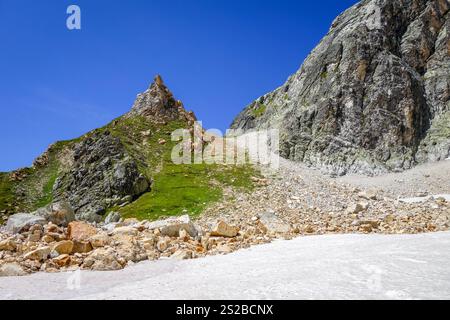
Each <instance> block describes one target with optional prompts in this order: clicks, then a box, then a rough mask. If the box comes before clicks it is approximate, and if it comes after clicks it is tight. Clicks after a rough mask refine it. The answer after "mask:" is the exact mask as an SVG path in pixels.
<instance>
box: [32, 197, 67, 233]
mask: <svg viewBox="0 0 450 320" xmlns="http://www.w3.org/2000/svg"><path fill="white" fill-rule="evenodd" d="M33 214H34V215H37V216H40V217H43V218H44V219H45V220H47V221H48V222H52V223H54V224H56V225H58V226H64V227H66V226H67V225H68V224H69V223H70V222H72V221H74V220H75V212H74V211H73V209H72V207H71V206H70V204H68V203H67V202H65V201H61V202H56V203H52V204H50V205H48V206H46V207H44V208H40V209H38V210H36V211H35V212H34V213H33Z"/></svg>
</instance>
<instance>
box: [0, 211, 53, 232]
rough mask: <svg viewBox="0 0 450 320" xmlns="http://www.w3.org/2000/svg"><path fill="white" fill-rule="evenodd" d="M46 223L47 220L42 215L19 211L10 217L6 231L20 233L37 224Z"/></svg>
mask: <svg viewBox="0 0 450 320" xmlns="http://www.w3.org/2000/svg"><path fill="white" fill-rule="evenodd" d="M46 223H47V221H46V220H45V219H44V218H42V217H39V216H35V215H33V214H29V213H17V214H14V215H12V216H10V217H9V219H8V222H7V223H6V231H8V232H11V233H20V232H22V231H24V230H27V229H29V228H30V227H31V226H33V225H35V224H39V225H44V224H46Z"/></svg>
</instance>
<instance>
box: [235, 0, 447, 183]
mask: <svg viewBox="0 0 450 320" xmlns="http://www.w3.org/2000/svg"><path fill="white" fill-rule="evenodd" d="M449 9H450V3H449V1H448V0H428V1H426V0H364V1H361V2H360V3H358V4H356V5H354V6H353V7H351V8H350V9H348V10H347V11H345V12H344V13H343V14H341V15H340V16H339V17H338V18H336V20H335V21H334V22H333V24H332V26H331V29H330V31H329V33H328V34H327V35H326V36H325V37H324V39H323V40H322V41H321V42H320V44H319V45H318V46H317V47H316V48H315V49H314V50H313V51H312V53H311V54H310V55H309V56H308V58H307V59H306V60H305V62H304V63H303V65H302V66H301V68H300V70H299V71H298V72H297V73H296V74H294V75H292V76H291V77H290V78H289V79H288V80H287V82H286V83H285V84H284V85H283V86H281V87H280V88H278V89H276V90H275V91H274V92H271V93H269V94H267V95H265V96H263V97H261V98H259V99H258V100H256V101H255V102H253V103H252V104H250V105H249V106H248V107H247V108H246V109H245V110H244V111H243V112H242V113H241V114H240V115H239V116H238V117H237V118H236V119H235V121H234V122H233V124H232V128H234V129H242V130H244V131H252V130H258V129H266V128H279V129H280V154H281V155H282V156H283V157H286V158H289V159H292V160H295V161H300V162H304V163H306V164H308V165H311V166H314V167H319V168H321V169H323V170H324V171H326V172H329V173H333V174H346V173H350V172H357V173H365V174H378V173H383V172H387V171H397V170H403V169H408V168H411V167H412V166H414V165H415V164H417V163H421V162H426V161H429V160H433V161H434V160H443V159H445V158H447V157H448V156H449V153H450V101H449V97H450V13H449Z"/></svg>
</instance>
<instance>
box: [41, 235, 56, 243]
mask: <svg viewBox="0 0 450 320" xmlns="http://www.w3.org/2000/svg"><path fill="white" fill-rule="evenodd" d="M41 240H42V241H43V242H46V243H52V242H55V239H54V238H53V237H52V236H50V235H48V234H45V235H44V236H43V237H42V239H41Z"/></svg>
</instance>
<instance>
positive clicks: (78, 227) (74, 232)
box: [67, 221, 97, 241]
mask: <svg viewBox="0 0 450 320" xmlns="http://www.w3.org/2000/svg"><path fill="white" fill-rule="evenodd" d="M67 234H68V237H69V239H70V240H75V241H88V240H89V238H90V237H92V236H93V235H95V234H97V229H96V228H94V227H93V226H91V225H90V224H88V223H86V222H82V221H74V222H71V223H69V227H68V228H67Z"/></svg>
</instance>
